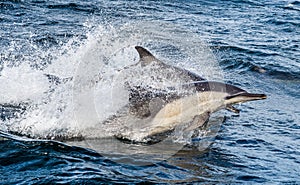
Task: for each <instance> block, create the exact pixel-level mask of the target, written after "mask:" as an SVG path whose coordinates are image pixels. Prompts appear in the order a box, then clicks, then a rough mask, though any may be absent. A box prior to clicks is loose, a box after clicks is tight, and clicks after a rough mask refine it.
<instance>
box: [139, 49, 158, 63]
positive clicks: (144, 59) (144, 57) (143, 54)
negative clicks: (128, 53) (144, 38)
mask: <svg viewBox="0 0 300 185" xmlns="http://www.w3.org/2000/svg"><path fill="white" fill-rule="evenodd" d="M135 49H136V50H137V52H138V53H139V55H140V62H141V65H142V66H146V65H148V64H150V63H152V62H155V61H156V62H157V61H159V60H158V59H156V58H155V56H153V55H152V54H151V53H150V51H148V50H146V49H145V48H143V47H141V46H135Z"/></svg>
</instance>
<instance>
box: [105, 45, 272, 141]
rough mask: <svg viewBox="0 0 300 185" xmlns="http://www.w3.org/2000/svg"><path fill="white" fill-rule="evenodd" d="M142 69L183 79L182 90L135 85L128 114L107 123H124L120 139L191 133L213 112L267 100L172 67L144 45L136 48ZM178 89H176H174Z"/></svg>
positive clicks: (264, 96)
mask: <svg viewBox="0 0 300 185" xmlns="http://www.w3.org/2000/svg"><path fill="white" fill-rule="evenodd" d="M135 48H136V50H137V51H138V53H139V57H140V60H139V62H138V63H137V65H140V66H141V67H142V68H143V67H147V66H150V65H152V66H155V68H154V70H157V69H159V70H160V71H159V73H160V74H161V75H163V76H165V78H178V77H179V78H180V80H181V83H182V82H184V83H182V84H180V85H179V86H180V89H183V90H184V91H181V92H178V91H176V88H175V87H173V86H171V87H166V88H165V89H156V88H152V87H148V86H147V85H146V86H144V87H141V86H131V87H129V89H130V96H129V105H128V107H127V108H128V109H127V111H125V113H124V112H123V113H120V114H119V115H118V116H115V117H113V118H111V119H108V120H106V122H123V124H125V125H126V126H125V127H124V129H122V130H120V131H119V133H117V134H116V137H117V138H119V139H125V140H131V141H137V142H148V141H149V138H153V137H155V136H157V135H161V134H164V133H167V132H170V131H172V130H174V129H175V128H176V127H177V126H180V125H185V129H184V130H185V131H191V130H193V129H196V128H198V127H200V126H202V125H204V124H205V123H206V122H207V120H208V119H209V117H210V115H211V114H212V113H213V112H216V111H218V110H220V109H227V110H230V111H232V112H235V113H239V110H238V109H236V108H234V107H233V106H232V105H233V104H237V103H242V102H247V101H254V100H261V99H265V98H266V97H267V96H266V95H265V94H254V93H248V92H247V91H246V90H243V89H241V88H238V87H236V86H233V85H230V84H225V83H221V82H214V81H206V80H205V79H204V78H202V77H200V76H199V75H197V74H194V73H192V72H190V71H188V70H185V69H182V68H178V67H175V66H171V65H168V64H166V63H164V62H162V61H160V60H158V59H157V58H156V57H155V56H153V55H152V54H151V53H150V52H149V51H148V50H146V49H145V48H143V47H141V46H136V47H135ZM174 89H175V90H174Z"/></svg>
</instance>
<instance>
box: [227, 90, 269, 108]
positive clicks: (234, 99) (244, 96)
mask: <svg viewBox="0 0 300 185" xmlns="http://www.w3.org/2000/svg"><path fill="white" fill-rule="evenodd" d="M266 98H267V95H265V94H255V93H248V92H246V91H245V92H241V93H238V94H234V95H229V96H226V97H225V104H227V105H230V104H235V103H242V102H247V101H254V100H263V99H266Z"/></svg>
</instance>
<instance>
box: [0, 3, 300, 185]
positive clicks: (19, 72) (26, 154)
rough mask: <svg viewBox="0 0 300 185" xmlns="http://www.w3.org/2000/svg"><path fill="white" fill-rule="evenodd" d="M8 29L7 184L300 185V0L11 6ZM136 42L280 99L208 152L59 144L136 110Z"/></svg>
mask: <svg viewBox="0 0 300 185" xmlns="http://www.w3.org/2000/svg"><path fill="white" fill-rule="evenodd" d="M0 25H1V27H0V28H1V29H0V46H1V47H0V87H1V88H0V104H1V106H0V110H1V112H0V117H1V119H0V174H1V175H0V184H51V183H64V184H99V183H124V184H128V183H203V184H234V183H249V184H256V183H265V184H281V183H287V184H300V181H299V174H300V168H299V165H300V96H299V89H300V46H299V45H300V1H297V0H282V1H280V0H273V1H269V0H262V1H252V0H243V1H237V0H230V1H220V0H213V1H192V0H189V1H125V0H124V1H121V0H117V1H84V2H81V1H76V0H75V1H64V0H61V1H43V0H36V1H34V0H28V1H22V0H11V1H6V0H2V1H0ZM135 45H142V46H144V47H146V48H148V49H150V50H151V52H153V53H154V54H155V55H156V56H158V57H159V58H160V59H163V60H164V61H167V63H170V64H172V65H175V66H180V67H183V68H186V69H189V70H191V71H193V72H195V73H197V74H199V75H201V76H203V77H204V78H206V79H209V80H217V81H224V82H227V83H230V84H233V85H236V86H238V87H241V88H243V89H245V90H247V91H249V92H255V93H265V94H266V95H267V96H268V98H267V99H266V100H263V101H257V102H248V103H245V104H242V105H238V106H237V108H238V109H240V110H241V112H240V114H239V115H238V116H237V115H235V114H232V113H228V112H224V115H225V119H224V120H222V122H221V123H222V124H221V126H220V127H218V129H217V132H216V133H215V134H216V135H214V136H215V137H213V143H209V145H205V147H204V148H203V149H199V147H189V146H187V147H180V148H179V149H178V148H176V147H175V149H174V146H173V145H172V143H163V144H165V145H163V146H162V148H159V147H158V148H154V149H153V148H150V149H149V148H147V146H140V145H138V144H126V147H124V143H123V144H122V143H121V145H120V142H117V141H115V140H112V139H109V137H105V136H106V135H108V136H109V135H110V134H111V133H112V132H113V131H114V129H115V130H117V129H118V127H115V128H110V127H109V128H103V131H102V132H101V133H99V132H95V133H94V132H93V130H88V131H87V133H88V134H95V135H98V136H99V134H101V136H103V138H102V139H97V140H91V141H89V142H87V143H86V142H80V141H76V140H75V141H68V142H65V141H64V140H63V141H62V142H61V141H57V140H55V138H56V137H57V136H61V137H62V138H64V137H76V136H78V131H82V130H83V129H84V128H88V127H89V126H91V125H93V123H94V122H95V120H98V119H105V118H106V117H107V116H108V115H110V114H111V113H112V112H114V111H115V110H116V109H117V107H118V106H122V105H123V104H124V101H123V100H124V97H123V94H124V93H123V91H122V90H121V89H118V82H119V81H121V80H122V74H121V73H116V71H120V69H122V68H124V67H125V66H128V65H131V64H134V63H135V62H137V61H138V55H137V53H136V51H135V50H134V46H135ZM45 74H46V75H45ZM97 74H101V76H102V77H103V78H102V79H98V78H97ZM103 79H104V80H103ZM95 81H97V82H98V83H97V85H96V86H95V85H94V82H95ZM91 86H93V87H94V86H95V88H94V89H93V90H92V91H91V90H90V87H91ZM82 92H83V94H82ZM98 97H101V98H98ZM125 98H126V97H125ZM91 102H92V103H91ZM125 103H126V102H125ZM12 105H13V106H12ZM79 105H84V106H82V107H83V108H78V107H79ZM28 107H29V108H28ZM95 115H97V116H96V117H95ZM74 120H76V121H75V122H74ZM101 129H102V128H101ZM53 139H54V140H53ZM185 139H186V138H185ZM185 141H186V140H185ZM162 151H163V152H165V153H163V155H165V156H167V157H165V156H161V155H162ZM174 151H176V152H174Z"/></svg>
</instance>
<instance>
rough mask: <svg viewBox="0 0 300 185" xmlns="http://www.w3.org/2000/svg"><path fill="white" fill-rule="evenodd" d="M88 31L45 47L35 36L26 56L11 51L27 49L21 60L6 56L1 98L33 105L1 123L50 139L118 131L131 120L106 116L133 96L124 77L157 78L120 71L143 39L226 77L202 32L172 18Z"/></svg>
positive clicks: (175, 59)
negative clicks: (178, 24) (112, 121)
mask: <svg viewBox="0 0 300 185" xmlns="http://www.w3.org/2000/svg"><path fill="white" fill-rule="evenodd" d="M85 35H86V39H79V38H77V37H74V38H72V39H70V40H69V41H68V42H67V43H64V44H61V45H59V46H54V47H52V48H48V49H46V50H45V49H42V48H39V46H38V45H35V44H33V42H31V43H30V44H29V46H28V47H29V49H27V50H26V51H27V52H29V53H30V52H34V53H33V54H32V55H26V57H25V56H22V52H19V50H17V49H12V50H10V53H12V55H15V56H16V55H21V56H22V57H20V59H19V61H18V62H16V63H17V64H14V61H12V60H10V59H9V58H4V60H3V64H2V65H3V69H2V71H1V76H0V84H1V85H2V87H5V88H3V89H1V91H0V97H1V100H0V101H1V102H0V103H1V104H15V105H20V104H26V111H25V112H24V113H22V114H20V115H18V116H16V117H14V118H11V119H7V120H5V121H4V123H3V124H2V127H3V128H2V127H1V130H7V131H10V132H14V133H18V134H21V135H26V136H29V137H33V138H50V139H56V138H63V139H65V138H81V137H84V138H106V137H111V136H113V135H114V134H115V133H116V132H117V131H119V130H120V129H122V128H124V125H123V124H122V123H119V124H117V125H105V124H101V123H102V122H103V121H105V120H106V119H108V118H109V117H111V116H112V115H114V114H116V113H118V111H119V110H121V109H122V107H124V106H125V105H126V104H127V103H128V91H127V90H126V89H124V82H125V80H124V79H126V80H127V81H128V80H129V81H131V82H136V83H143V84H151V83H153V78H151V76H147V75H137V74H138V71H135V72H132V73H131V76H130V78H129V79H128V77H127V78H124V76H122V75H123V73H121V72H120V71H122V69H124V68H126V66H130V65H133V64H135V63H137V62H138V54H137V52H136V51H135V50H134V46H136V45H142V46H145V47H147V48H148V49H149V50H151V51H153V53H154V54H155V55H156V56H157V57H158V58H160V59H161V60H163V61H166V63H169V64H171V65H175V66H179V67H181V68H186V69H188V70H190V71H193V72H196V73H198V74H199V75H201V76H203V77H204V78H206V79H208V80H221V79H222V73H221V72H220V71H221V70H220V69H219V67H218V65H217V63H216V60H215V58H214V56H213V55H212V54H211V51H210V49H209V48H208V47H207V46H206V44H205V43H204V42H202V40H201V38H199V36H197V34H194V33H192V32H189V31H186V30H184V29H182V28H179V27H176V26H174V25H172V24H168V23H162V22H138V23H127V24H124V25H121V26H112V25H100V26H96V27H94V28H93V29H92V30H90V31H88V32H87V33H86V34H85ZM32 48H35V49H32ZM14 52H15V53H14ZM45 61H46V62H45ZM9 64H13V65H9ZM143 72H145V71H143ZM136 75H137V76H142V78H135V77H136ZM4 84H6V85H4ZM154 85H159V83H156V84H154Z"/></svg>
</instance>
